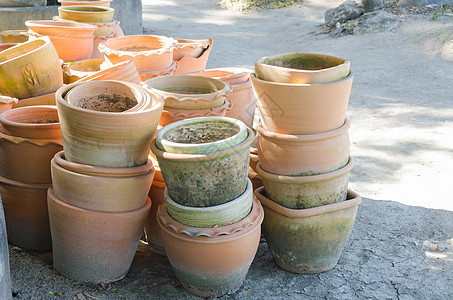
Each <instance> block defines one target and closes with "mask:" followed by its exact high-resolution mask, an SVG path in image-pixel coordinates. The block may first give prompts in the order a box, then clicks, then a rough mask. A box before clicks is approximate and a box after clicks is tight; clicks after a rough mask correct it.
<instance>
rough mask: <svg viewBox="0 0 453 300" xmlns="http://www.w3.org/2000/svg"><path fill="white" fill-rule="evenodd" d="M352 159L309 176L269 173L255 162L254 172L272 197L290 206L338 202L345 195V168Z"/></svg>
mask: <svg viewBox="0 0 453 300" xmlns="http://www.w3.org/2000/svg"><path fill="white" fill-rule="evenodd" d="M353 166H354V160H353V159H352V157H350V158H349V162H348V164H347V165H346V166H344V167H343V168H341V169H339V170H336V171H333V172H329V173H324V174H321V175H312V176H283V175H276V174H271V173H268V172H266V171H264V170H263V169H262V168H261V162H259V163H258V164H257V166H256V172H257V173H258V174H259V175H260V176H261V178H262V180H263V185H264V188H265V189H266V194H267V195H268V197H269V198H270V199H272V201H275V202H276V203H278V204H280V205H282V206H284V207H287V208H294V209H301V208H312V207H317V206H322V205H326V204H331V203H336V202H341V201H344V200H345V199H346V193H347V189H348V181H349V171H351V169H352V167H353Z"/></svg>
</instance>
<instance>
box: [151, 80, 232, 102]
mask: <svg viewBox="0 0 453 300" xmlns="http://www.w3.org/2000/svg"><path fill="white" fill-rule="evenodd" d="M143 86H145V87H146V88H147V89H149V90H150V91H153V92H155V93H158V94H160V95H161V96H162V97H164V101H165V107H166V108H178V109H208V108H215V107H218V106H220V105H222V104H223V103H224V102H225V97H226V96H227V95H229V94H230V92H231V86H230V85H229V84H228V83H225V82H223V81H220V80H218V79H214V78H209V77H203V76H190V75H168V76H159V77H155V78H152V79H148V80H147V81H146V83H144V84H143Z"/></svg>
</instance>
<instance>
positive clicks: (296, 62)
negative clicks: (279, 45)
mask: <svg viewBox="0 0 453 300" xmlns="http://www.w3.org/2000/svg"><path fill="white" fill-rule="evenodd" d="M349 69H350V62H349V60H346V59H343V58H339V57H335V56H328V55H321V54H314V53H286V54H279V55H275V56H269V57H263V58H260V59H259V60H257V61H256V62H255V73H256V76H257V77H258V78H260V79H262V80H266V81H273V82H280V83H295V84H313V83H327V82H332V81H338V80H341V79H343V78H345V77H346V76H348V75H349Z"/></svg>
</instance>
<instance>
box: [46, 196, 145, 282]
mask: <svg viewBox="0 0 453 300" xmlns="http://www.w3.org/2000/svg"><path fill="white" fill-rule="evenodd" d="M48 206H49V220H50V228H51V232H52V250H53V264H54V268H55V270H56V271H57V272H59V273H60V274H61V275H63V276H65V277H67V278H69V279H72V280H75V281H81V282H96V283H99V282H112V281H117V280H120V279H122V278H123V277H124V276H125V275H126V273H127V272H128V270H129V268H130V266H131V263H132V259H133V258H134V255H135V251H136V250H137V246H138V243H139V241H140V237H141V235H142V233H143V227H144V226H145V220H146V218H147V216H148V214H149V209H150V207H151V201H150V200H149V198H148V200H147V201H146V204H145V205H144V206H143V207H141V208H139V209H137V210H133V211H128V212H118V213H107V212H98V211H92V210H87V209H83V208H78V207H75V206H72V205H69V204H67V203H64V202H63V201H61V200H60V199H58V198H57V197H55V195H54V194H53V191H52V189H49V190H48Z"/></svg>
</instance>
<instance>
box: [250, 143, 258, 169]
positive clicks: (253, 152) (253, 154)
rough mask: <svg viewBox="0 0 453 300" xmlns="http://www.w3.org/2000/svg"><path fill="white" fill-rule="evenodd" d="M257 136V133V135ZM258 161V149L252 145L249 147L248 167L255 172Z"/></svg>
mask: <svg viewBox="0 0 453 300" xmlns="http://www.w3.org/2000/svg"><path fill="white" fill-rule="evenodd" d="M258 138H259V135H258ZM259 161H260V158H259V156H258V149H257V148H254V147H253V144H252V146H251V147H250V168H251V169H252V170H253V171H254V172H256V165H257V164H258V162H259Z"/></svg>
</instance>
